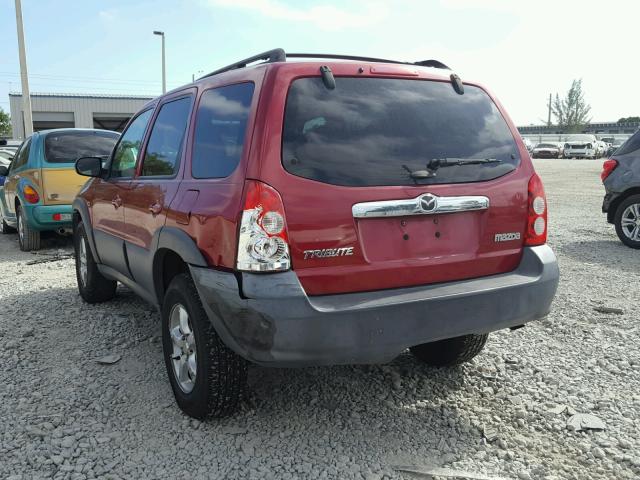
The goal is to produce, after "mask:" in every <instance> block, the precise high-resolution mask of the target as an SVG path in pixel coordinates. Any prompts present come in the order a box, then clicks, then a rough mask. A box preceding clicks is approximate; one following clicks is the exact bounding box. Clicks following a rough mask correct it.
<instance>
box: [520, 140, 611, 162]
mask: <svg viewBox="0 0 640 480" xmlns="http://www.w3.org/2000/svg"><path fill="white" fill-rule="evenodd" d="M613 151H615V150H614V149H612V145H611V144H608V143H606V142H604V141H603V140H598V139H597V138H596V136H595V135H588V134H584V135H583V134H580V135H572V136H570V137H568V138H567V140H566V141H565V142H543V143H538V144H537V145H536V146H535V147H533V149H532V150H531V156H532V157H533V158H591V159H597V158H602V157H604V156H606V155H609V154H610V153H612V152H613Z"/></svg>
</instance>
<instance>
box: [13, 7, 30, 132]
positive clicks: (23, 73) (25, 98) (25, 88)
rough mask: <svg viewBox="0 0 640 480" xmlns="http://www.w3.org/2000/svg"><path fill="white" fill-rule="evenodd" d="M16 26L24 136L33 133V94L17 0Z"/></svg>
mask: <svg viewBox="0 0 640 480" xmlns="http://www.w3.org/2000/svg"><path fill="white" fill-rule="evenodd" d="M16 26H17V29H18V56H19V57H20V80H21V81H22V111H23V114H24V138H27V137H28V136H30V135H31V134H32V133H33V117H32V116H31V95H30V94H29V76H28V74H27V54H26V52H25V48H24V30H23V27H22V5H21V3H20V0H16Z"/></svg>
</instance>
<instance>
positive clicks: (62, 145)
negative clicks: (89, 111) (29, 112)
mask: <svg viewBox="0 0 640 480" xmlns="http://www.w3.org/2000/svg"><path fill="white" fill-rule="evenodd" d="M116 140H118V134H117V133H115V132H87V131H77V132H73V131H72V132H60V133H50V134H48V135H47V136H46V137H45V139H44V158H45V160H46V162H47V163H73V162H75V161H76V160H77V159H78V158H80V157H103V158H107V157H108V156H109V155H110V154H111V150H113V146H114V145H115V144H116Z"/></svg>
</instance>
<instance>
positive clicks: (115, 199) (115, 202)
mask: <svg viewBox="0 0 640 480" xmlns="http://www.w3.org/2000/svg"><path fill="white" fill-rule="evenodd" d="M111 205H113V206H114V207H115V208H116V210H117V209H118V208H120V207H121V206H122V199H121V198H120V195H116V196H115V197H113V199H112V200H111Z"/></svg>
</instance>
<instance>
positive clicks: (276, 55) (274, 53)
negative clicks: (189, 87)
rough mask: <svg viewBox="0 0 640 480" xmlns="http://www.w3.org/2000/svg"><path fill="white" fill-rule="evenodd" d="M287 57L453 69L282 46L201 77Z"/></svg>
mask: <svg viewBox="0 0 640 480" xmlns="http://www.w3.org/2000/svg"><path fill="white" fill-rule="evenodd" d="M287 57H289V58H326V59H335V60H359V61H362V62H375V63H394V64H397V65H413V66H419V67H431V68H442V69H445V70H451V69H450V68H449V67H447V66H446V65H445V64H444V63H442V62H440V61H438V60H421V61H419V62H400V61H398V60H387V59H384V58H374V57H359V56H353V55H333V54H330V53H285V51H284V50H283V49H282V48H275V49H273V50H269V51H266V52H263V53H260V54H258V55H254V56H253V57H249V58H245V59H244V60H240V61H239V62H235V63H232V64H231V65H227V66H226V67H222V68H219V69H218V70H215V71H213V72H211V73H208V74H207V75H204V76H202V77H200V78H207V77H212V76H214V75H219V74H220V73H224V72H229V71H231V70H237V69H239V68H245V67H246V66H247V65H249V64H250V63H255V62H259V61H261V60H263V61H264V63H273V62H286V61H287Z"/></svg>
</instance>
